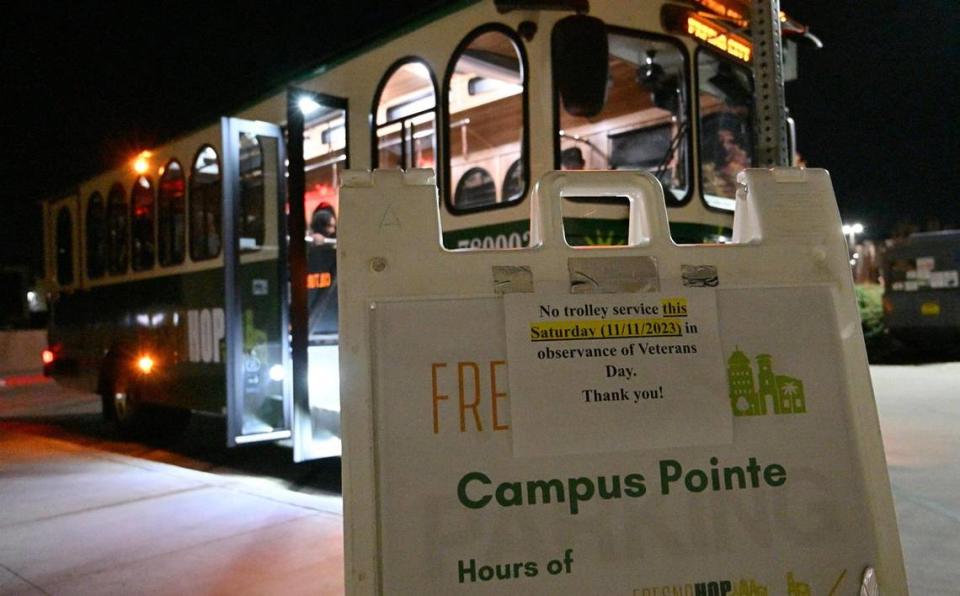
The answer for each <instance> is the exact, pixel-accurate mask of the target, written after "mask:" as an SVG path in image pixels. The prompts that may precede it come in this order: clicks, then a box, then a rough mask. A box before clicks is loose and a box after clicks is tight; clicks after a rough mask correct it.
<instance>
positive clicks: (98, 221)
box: [86, 192, 107, 279]
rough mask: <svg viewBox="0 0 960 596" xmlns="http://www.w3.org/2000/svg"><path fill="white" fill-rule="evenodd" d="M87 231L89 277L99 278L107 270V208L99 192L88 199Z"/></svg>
mask: <svg viewBox="0 0 960 596" xmlns="http://www.w3.org/2000/svg"><path fill="white" fill-rule="evenodd" d="M86 233H87V238H86V251H87V259H86V262H87V278H89V279H97V278H100V277H103V274H104V273H106V271H107V210H106V208H105V207H104V204H103V196H102V195H101V194H100V193H98V192H95V193H93V194H92V195H90V198H89V199H88V200H87V225H86Z"/></svg>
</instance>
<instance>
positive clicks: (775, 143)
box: [750, 0, 790, 167]
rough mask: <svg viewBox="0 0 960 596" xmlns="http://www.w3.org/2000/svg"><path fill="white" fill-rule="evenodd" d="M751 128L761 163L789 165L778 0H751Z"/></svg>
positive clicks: (759, 162) (765, 164)
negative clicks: (752, 84) (752, 76)
mask: <svg viewBox="0 0 960 596" xmlns="http://www.w3.org/2000/svg"><path fill="white" fill-rule="evenodd" d="M751 8H752V15H751V16H752V18H751V19H750V31H751V32H752V36H753V73H754V91H753V94H754V107H755V109H754V130H755V131H756V135H757V144H756V154H757V163H758V164H759V165H760V166H764V167H770V166H786V165H789V163H790V161H789V156H788V149H787V114H786V111H787V110H786V101H785V100H784V92H783V47H782V43H783V42H782V40H781V38H780V0H753V2H752V7H751Z"/></svg>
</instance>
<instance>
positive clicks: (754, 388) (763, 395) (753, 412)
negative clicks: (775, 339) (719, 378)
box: [727, 347, 807, 416]
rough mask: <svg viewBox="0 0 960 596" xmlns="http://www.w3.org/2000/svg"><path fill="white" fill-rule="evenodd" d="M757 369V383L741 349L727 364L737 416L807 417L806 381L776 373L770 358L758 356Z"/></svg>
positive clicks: (762, 355) (731, 397) (748, 359)
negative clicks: (804, 385) (798, 415)
mask: <svg viewBox="0 0 960 596" xmlns="http://www.w3.org/2000/svg"><path fill="white" fill-rule="evenodd" d="M757 369H758V372H757V376H756V379H754V376H753V366H752V365H751V363H750V358H748V357H747V355H746V354H744V353H743V352H741V351H740V348H739V347H737V349H736V351H735V352H734V353H733V354H731V355H730V359H729V360H728V361H727V381H728V383H729V386H730V407H731V408H733V414H734V416H766V415H767V414H768V413H769V412H770V411H773V413H774V414H803V413H804V412H806V411H807V403H806V398H805V397H804V394H803V381H801V380H800V379H795V378H793V377H788V376H786V375H778V374H777V373H776V372H774V370H773V358H772V357H771V356H770V355H769V354H760V355H759V356H757Z"/></svg>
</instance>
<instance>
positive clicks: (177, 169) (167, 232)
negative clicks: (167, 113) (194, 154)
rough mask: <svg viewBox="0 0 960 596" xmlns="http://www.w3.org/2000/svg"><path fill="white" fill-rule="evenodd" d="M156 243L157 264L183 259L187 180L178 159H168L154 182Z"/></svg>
mask: <svg viewBox="0 0 960 596" xmlns="http://www.w3.org/2000/svg"><path fill="white" fill-rule="evenodd" d="M157 186H158V190H157V211H158V223H159V229H158V243H159V249H160V264H161V265H163V266H164V267H168V266H170V265H179V264H180V263H182V262H183V258H184V254H185V252H186V251H185V245H186V241H187V236H186V234H187V228H186V207H185V204H184V203H185V199H186V194H187V193H186V191H187V183H186V180H185V179H184V176H183V168H182V167H181V166H180V162H179V161H177V160H175V159H171V160H170V161H169V162H168V163H167V165H166V166H165V167H164V168H163V174H162V175H161V176H160V182H159V184H158V185H157Z"/></svg>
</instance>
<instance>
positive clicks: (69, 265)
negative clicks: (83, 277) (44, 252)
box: [56, 207, 73, 286]
mask: <svg viewBox="0 0 960 596" xmlns="http://www.w3.org/2000/svg"><path fill="white" fill-rule="evenodd" d="M56 240H57V283H59V284H60V285H61V286H68V285H70V284H72V283H73V218H72V217H71V216H70V208H69V207H61V208H60V211H59V213H57V233H56Z"/></svg>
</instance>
